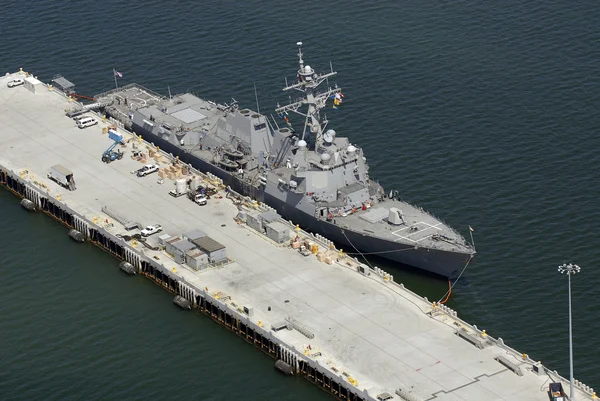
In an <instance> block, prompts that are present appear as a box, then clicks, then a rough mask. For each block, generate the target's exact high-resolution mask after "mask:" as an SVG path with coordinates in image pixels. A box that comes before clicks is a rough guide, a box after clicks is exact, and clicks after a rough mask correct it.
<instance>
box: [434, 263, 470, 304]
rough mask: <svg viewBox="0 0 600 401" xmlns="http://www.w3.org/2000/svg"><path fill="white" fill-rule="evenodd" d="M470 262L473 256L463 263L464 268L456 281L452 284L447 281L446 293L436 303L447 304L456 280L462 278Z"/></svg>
mask: <svg viewBox="0 0 600 401" xmlns="http://www.w3.org/2000/svg"><path fill="white" fill-rule="evenodd" d="M472 260H473V255H471V256H470V257H469V260H467V263H465V267H463V269H462V271H461V272H460V274H459V275H458V277H457V278H456V280H454V283H452V281H451V280H448V291H446V293H445V294H444V295H443V296H442V298H440V300H439V301H438V303H440V304H444V303H446V302H448V299H450V294H452V289H453V288H454V286H455V285H456V283H458V280H460V278H461V277H462V275H463V273H464V272H465V270H467V267H469V263H471V261H472ZM442 299H444V300H443V301H442Z"/></svg>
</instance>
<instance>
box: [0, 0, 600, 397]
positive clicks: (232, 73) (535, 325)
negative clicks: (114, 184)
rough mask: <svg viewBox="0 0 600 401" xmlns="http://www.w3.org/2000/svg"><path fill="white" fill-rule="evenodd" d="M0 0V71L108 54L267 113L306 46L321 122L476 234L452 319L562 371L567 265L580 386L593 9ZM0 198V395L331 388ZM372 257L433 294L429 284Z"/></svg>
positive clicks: (593, 233) (592, 132)
mask: <svg viewBox="0 0 600 401" xmlns="http://www.w3.org/2000/svg"><path fill="white" fill-rule="evenodd" d="M8 3H10V4H9V6H8V7H5V8H4V9H5V11H4V12H2V13H0V27H1V32H2V53H1V55H0V72H4V71H15V70H17V69H18V68H19V67H21V66H23V67H24V68H25V69H26V70H29V71H32V72H34V74H36V75H38V76H39V78H40V79H42V80H44V81H49V80H50V79H51V78H52V77H53V75H54V74H56V73H61V74H63V75H65V76H66V77H67V78H69V79H70V80H72V81H73V82H75V83H76V85H77V86H76V89H77V91H78V92H79V93H82V94H86V95H93V94H96V93H98V92H101V91H105V90H108V89H110V88H111V87H112V85H114V82H113V76H112V68H116V69H117V70H119V71H122V72H123V74H124V78H123V79H122V80H121V84H123V85H124V84H127V83H130V82H134V81H135V82H138V83H141V84H143V85H144V86H147V87H150V88H152V89H154V90H156V91H159V92H162V93H166V91H167V86H170V88H171V91H172V92H182V91H188V90H190V91H194V92H197V93H199V94H200V95H202V96H203V97H208V98H210V99H214V100H217V101H221V102H227V101H229V100H230V98H231V97H234V98H235V99H236V100H238V101H239V102H240V103H241V104H242V105H246V106H247V107H253V106H254V104H255V100H254V90H253V84H254V83H256V85H257V89H258V96H259V101H260V107H261V111H263V112H267V111H268V110H270V109H272V108H273V107H274V106H275V104H276V102H277V101H280V102H285V101H286V97H285V95H283V94H282V93H280V89H281V87H283V84H284V79H283V78H284V77H285V76H287V77H289V78H292V77H294V74H295V66H296V60H295V42H296V41H298V40H303V41H304V43H305V46H304V50H305V60H307V62H308V63H309V64H310V65H311V66H312V67H313V68H316V69H318V70H322V69H327V68H328V66H329V61H330V60H331V61H332V62H333V66H334V68H335V69H336V70H338V71H339V73H340V74H339V77H338V83H339V84H340V85H341V86H342V87H343V88H344V94H345V101H344V104H343V105H342V106H343V107H342V108H341V109H340V110H338V111H336V112H334V111H333V110H332V111H331V112H329V113H328V114H329V118H330V120H331V123H332V128H334V129H336V131H337V132H338V134H340V135H345V136H348V137H350V139H351V141H352V142H354V143H356V144H358V145H360V146H361V147H362V148H363V149H364V151H365V153H366V155H367V157H368V158H369V163H370V166H371V176H372V177H375V178H377V179H378V180H380V182H381V183H382V184H383V185H384V186H385V187H386V188H388V189H392V188H393V189H397V190H399V192H400V193H401V194H402V195H403V197H404V198H405V199H407V200H410V201H411V202H413V203H416V204H418V205H420V206H423V207H424V208H425V209H427V210H429V211H431V212H433V213H434V214H436V215H438V216H440V217H442V218H443V219H444V220H445V221H447V222H448V223H449V224H451V225H452V226H454V227H456V228H457V229H458V230H460V231H461V232H463V234H465V235H467V234H468V230H467V227H468V225H471V226H472V227H474V228H475V230H476V231H475V242H476V245H477V248H478V252H479V254H478V257H477V259H476V261H475V262H474V264H473V265H472V267H470V268H469V269H468V270H467V272H466V274H465V277H464V278H463V279H462V280H461V281H460V282H459V283H458V285H457V287H456V288H455V291H454V293H453V295H452V298H451V300H450V306H451V307H453V308H455V309H457V310H458V312H459V315H460V316H461V317H463V318H465V319H466V320H468V321H469V322H471V323H474V324H477V325H478V326H479V327H481V328H485V329H487V331H488V332H489V333H490V334H492V335H493V336H500V337H502V338H504V340H505V342H507V343H508V344H509V345H512V346H513V347H515V348H517V349H518V350H519V351H523V352H527V353H528V354H530V355H531V356H532V357H533V358H535V359H539V360H542V362H544V363H545V364H547V365H549V366H550V367H551V368H553V369H557V370H558V371H559V372H560V373H562V374H563V375H568V341H567V327H566V323H567V281H566V278H565V277H560V276H559V274H558V273H557V272H556V267H557V266H558V265H559V264H562V263H563V262H565V261H573V262H575V263H577V264H579V265H580V266H581V267H582V269H583V272H582V273H581V275H578V276H575V277H574V281H573V323H574V326H575V328H574V337H575V347H574V351H575V376H576V378H578V379H579V380H581V381H583V382H584V383H586V384H588V385H591V386H596V387H598V385H599V383H600V370H599V369H598V368H597V361H598V360H599V359H600V351H598V347H597V340H596V338H597V337H596V333H597V332H598V330H599V329H600V323H598V321H597V319H595V318H596V313H595V309H596V307H597V301H596V298H597V296H596V294H597V293H598V290H597V287H598V285H599V284H600V272H599V271H598V269H597V268H596V265H597V264H598V262H599V260H600V250H599V246H598V245H599V241H598V240H597V227H600V213H599V211H598V202H597V199H598V197H600V189H598V185H597V184H596V183H597V176H598V170H599V167H600V156H599V155H598V151H597V148H598V145H599V144H600V140H599V139H598V130H599V127H600V116H599V114H598V108H599V106H600V95H599V94H600V80H599V79H598V65H600V48H599V43H600V35H599V33H598V28H597V27H598V23H599V22H600V9H598V7H597V4H596V3H595V2H589V1H580V2H573V3H569V2H561V1H545V2H536V1H534V2H527V3H523V2H514V1H507V2H501V3H500V2H496V3H491V2H477V1H455V2H444V1H438V2H427V3H422V4H420V3H417V4H413V3H409V2H402V1H400V2H397V1H380V2H377V3H365V2H358V1H343V2H342V1H332V2H328V3H325V2H314V1H307V2H303V3H302V4H303V5H305V7H306V8H305V9H303V8H301V7H299V6H298V5H294V6H293V7H292V6H286V5H284V4H282V3H266V2H247V3H242V2H231V1H224V2H219V3H217V2H214V3H208V2H197V3H192V2H184V1H171V2H169V3H168V5H167V3H164V2H159V1H146V2H138V1H130V2H127V3H125V2H121V1H105V2H91V1H89V0H83V1H80V2H77V3H71V4H70V5H59V2H54V1H46V2H44V3H43V5H42V6H39V5H32V4H25V3H17V2H8ZM4 4H6V3H4ZM326 6H327V8H326ZM303 16H304V17H306V18H307V20H306V21H301V18H302V17H303ZM0 118H2V114H1V110H0ZM292 122H293V123H299V122H298V121H294V120H292ZM0 146H6V143H5V142H3V141H2V134H1V133H0ZM99 174H101V172H99ZM0 207H1V209H0V210H2V227H3V228H2V230H1V231H0V262H1V264H0V286H1V287H0V289H1V291H0V339H2V340H4V341H3V346H2V347H1V348H0V399H27V400H29V399H88V398H91V399H117V398H118V399H135V398H140V399H141V398H145V399H173V398H191V399H215V400H222V399H256V400H263V399H282V400H295V399H297V400H300V399H302V400H304V399H326V398H327V397H326V396H325V395H324V394H322V393H321V392H320V390H317V389H316V388H313V387H311V386H310V385H309V384H308V383H305V382H303V381H302V380H297V379H288V378H285V377H282V376H280V375H278V374H276V372H275V371H274V369H273V367H272V360H270V359H269V358H267V357H265V356H263V355H262V354H261V353H260V352H258V351H255V350H254V349H252V348H251V347H249V346H247V345H246V344H245V343H243V342H242V341H241V340H238V339H237V338H235V337H234V336H232V335H231V334H229V333H227V331H225V329H222V328H220V327H218V326H217V325H215V324H213V323H212V322H211V321H209V320H208V319H206V318H204V317H202V316H194V315H193V314H186V313H182V312H180V311H178V310H177V309H176V308H174V307H173V305H172V304H171V297H170V295H169V294H167V293H165V292H163V291H162V290H161V289H159V288H158V287H156V286H154V285H153V284H151V283H150V282H148V281H146V280H144V279H141V278H129V277H125V276H124V275H122V274H120V272H119V271H118V268H117V262H116V261H115V260H114V259H112V258H110V257H109V256H107V255H105V254H103V253H102V252H100V251H99V250H97V249H95V248H93V247H91V246H87V245H83V246H79V245H75V244H74V243H72V242H71V241H69V240H68V238H67V237H66V230H65V229H64V228H63V227H60V226H59V225H58V224H56V223H54V222H53V221H51V220H50V219H48V218H45V217H42V216H39V215H30V214H27V213H25V212H24V211H23V210H21V209H20V208H19V206H18V201H17V198H16V197H14V196H13V195H11V194H9V193H8V192H5V191H0ZM374 263H376V264H377V265H379V266H380V267H384V268H386V269H387V270H389V271H391V272H392V273H393V274H394V276H395V277H396V279H397V280H398V281H403V282H405V283H406V284H407V285H408V286H409V287H410V288H412V289H414V290H415V291H417V292H419V293H421V294H423V295H426V296H428V297H429V298H430V299H438V298H439V297H441V296H442V295H443V294H444V292H445V291H446V288H447V284H446V282H445V281H443V280H439V279H435V278H432V277H429V276H424V275H422V274H419V273H416V272H413V271H407V270H402V269H400V268H399V267H397V266H394V265H390V264H387V263H382V262H381V261H379V260H376V261H374Z"/></svg>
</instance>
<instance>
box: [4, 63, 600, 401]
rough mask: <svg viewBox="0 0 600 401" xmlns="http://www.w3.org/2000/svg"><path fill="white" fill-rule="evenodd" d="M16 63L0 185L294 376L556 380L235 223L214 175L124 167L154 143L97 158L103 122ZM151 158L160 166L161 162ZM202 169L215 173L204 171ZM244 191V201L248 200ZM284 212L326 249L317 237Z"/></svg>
mask: <svg viewBox="0 0 600 401" xmlns="http://www.w3.org/2000/svg"><path fill="white" fill-rule="evenodd" d="M16 76H24V73H20V74H13V75H10V76H4V77H2V78H0V184H1V185H2V186H4V187H6V188H7V189H9V190H10V191H11V192H13V193H14V194H15V195H17V196H19V197H21V198H25V199H29V200H30V201H31V202H32V203H33V204H35V205H36V209H38V210H41V211H42V212H43V213H45V214H47V215H48V216H51V217H52V218H53V219H55V220H57V221H59V222H60V223H61V224H64V225H65V226H67V227H68V228H69V229H73V230H76V231H77V232H79V233H81V234H82V235H83V238H84V239H85V240H87V241H91V242H93V243H94V244H96V245H97V246H98V247H100V248H101V249H103V250H105V251H107V252H109V253H111V254H112V255H114V256H115V257H116V258H118V259H119V260H121V261H126V262H128V263H129V264H130V265H131V266H133V268H134V269H135V272H136V273H139V274H141V275H144V276H146V277H148V278H150V279H151V280H153V281H155V282H156V283H157V284H158V285H160V286H162V287H163V288H165V289H166V290H168V291H171V292H173V293H174V294H176V295H179V296H181V297H183V298H185V299H187V300H188V301H189V302H190V304H191V306H192V308H198V309H199V310H200V311H201V312H202V313H204V314H205V315H207V316H209V317H210V318H212V319H213V320H214V321H216V322H218V323H219V324H221V325H223V326H224V327H226V328H227V329H228V330H230V331H232V332H233V333H235V334H236V335H238V336H240V337H241V338H243V339H245V340H246V341H247V342H249V343H250V344H252V345H253V346H255V347H257V348H259V349H261V350H263V351H264V352H265V353H267V354H269V355H271V356H272V357H273V358H274V359H275V360H277V361H282V363H280V364H279V365H278V366H279V367H280V369H284V370H285V372H286V374H287V373H289V374H296V375H301V376H304V377H306V378H307V379H308V380H310V381H311V382H313V383H314V384H316V385H318V386H319V387H321V388H323V389H324V390H325V391H327V392H328V393H330V394H332V395H333V396H335V397H337V398H340V399H343V400H388V399H389V400H406V401H413V400H419V401H425V400H436V401H437V400H469V401H471V400H472V401H482V400H485V401H496V400H497V401H500V400H504V401H508V400H514V401H546V400H548V393H547V390H548V384H549V383H550V382H552V381H561V382H563V386H564V387H565V388H568V380H565V379H564V378H562V377H560V376H559V375H558V374H557V373H556V372H552V371H551V369H549V368H547V367H545V366H543V365H542V364H540V363H538V362H536V361H534V360H532V359H531V358H529V357H528V356H527V355H525V354H523V353H521V352H517V351H516V350H514V349H512V348H510V347H508V346H507V345H506V344H505V343H504V341H503V340H502V339H500V338H493V337H492V336H490V335H488V334H487V333H486V332H485V331H482V330H479V329H478V328H477V327H475V326H472V325H470V324H468V323H467V322H464V321H462V320H461V319H459V318H458V316H457V313H456V311H453V310H451V309H449V308H447V307H445V306H444V305H435V304H432V303H431V302H429V301H427V300H426V299H424V298H422V297H420V296H418V295H416V294H414V293H412V292H410V291H409V290H407V289H405V288H404V286H402V285H401V284H398V283H395V282H394V279H393V277H392V276H390V275H388V274H387V273H385V272H384V271H382V270H381V269H377V268H375V269H371V268H369V267H368V266H365V265H362V264H360V263H359V262H358V261H356V260H355V259H351V258H349V257H347V256H344V255H343V254H341V255H340V254H339V252H337V251H336V252H334V253H336V254H337V255H336V257H335V261H334V263H333V264H327V263H322V262H319V261H318V260H317V258H316V257H315V256H314V255H310V256H303V255H301V254H300V253H299V252H297V251H296V250H293V249H291V248H290V247H289V246H286V244H276V243H274V242H273V241H271V240H268V239H267V238H266V237H264V236H262V235H261V234H259V233H257V232H255V231H254V230H252V229H250V228H249V227H247V226H245V225H244V224H239V222H237V221H236V220H234V218H235V217H236V216H237V214H238V212H239V209H238V206H236V205H235V204H234V203H233V202H232V201H231V200H229V199H228V198H227V197H226V192H225V189H224V188H221V190H220V192H219V194H218V196H213V197H212V198H211V199H210V200H209V203H208V205H207V206H198V205H197V204H195V203H193V202H192V201H190V200H189V199H187V197H185V196H183V197H178V198H174V197H172V196H170V195H169V194H168V192H169V191H170V190H171V189H173V188H174V183H173V181H171V180H169V179H165V180H164V183H162V184H161V183H159V182H158V181H157V178H158V177H157V175H156V174H152V175H148V176H146V177H143V178H138V177H137V176H136V175H135V174H132V173H131V172H132V171H135V170H137V169H139V168H140V167H142V164H141V163H140V162H138V161H136V160H134V159H132V158H131V157H130V156H131V154H132V153H133V151H134V150H137V151H140V150H142V151H146V150H148V149H149V148H152V146H151V145H150V144H147V143H145V142H143V141H141V140H139V138H137V137H135V136H133V135H132V134H131V133H128V132H127V131H125V130H123V129H121V128H119V132H120V133H122V134H123V136H124V140H125V141H126V142H127V145H126V146H125V147H119V149H121V150H122V151H124V152H125V155H124V157H123V159H122V160H116V161H114V162H112V163H110V164H106V163H103V162H102V160H101V156H102V153H103V152H104V151H105V150H106V149H107V148H108V147H109V146H110V145H111V143H112V141H111V140H110V139H109V138H108V135H107V134H106V133H105V132H106V128H107V127H108V126H109V125H113V123H111V122H110V121H105V120H103V118H102V116H98V115H94V114H93V113H89V112H88V113H86V114H88V115H91V116H94V117H95V118H96V119H98V120H99V124H98V125H96V126H93V127H89V128H85V129H79V128H77V126H76V124H75V122H74V121H73V120H72V119H70V118H68V117H67V116H66V111H68V110H70V109H72V108H73V107H74V105H75V103H74V102H73V101H71V100H69V99H68V98H66V97H65V96H64V95H62V94H61V93H59V92H57V91H55V90H53V89H51V88H49V87H48V86H46V85H44V84H41V83H36V82H35V81H33V80H31V82H30V83H29V84H28V86H20V87H16V88H7V86H6V84H7V82H8V81H9V80H12V79H14V78H15V77H16ZM134 148H135V149H134ZM154 150H156V149H154ZM162 159H163V162H162V163H160V164H161V166H166V165H168V164H170V163H171V162H172V161H173V160H172V159H171V156H170V155H165V154H162ZM151 162H152V163H154V161H151ZM57 164H60V165H62V166H64V167H66V168H68V169H70V170H71V171H72V172H73V175H74V179H75V181H76V187H77V189H76V190H74V191H69V190H68V189H66V188H64V187H61V186H59V185H58V184H57V183H56V182H54V181H51V180H50V179H48V178H47V173H48V171H49V169H50V167H51V166H54V165H57ZM203 180H205V181H210V182H211V183H212V184H213V185H216V186H218V182H216V181H215V180H214V178H213V177H203ZM246 203H247V205H246V206H243V207H245V208H246V209H248V210H251V209H253V208H254V207H255V206H253V205H252V203H250V202H246ZM256 207H258V208H262V209H263V210H266V209H268V207H266V206H261V205H258V206H256ZM111 211H112V212H111ZM24 213H25V211H24ZM130 222H139V223H140V224H141V226H147V225H151V224H161V225H162V227H163V232H162V233H160V234H164V233H168V234H170V235H173V236H178V235H182V234H184V233H188V232H190V231H192V230H195V229H200V230H202V231H204V232H205V233H206V234H207V235H208V236H210V237H211V238H213V239H215V240H216V241H218V242H219V243H221V244H223V245H225V246H226V247H227V253H228V258H229V259H228V260H227V261H226V262H224V263H220V264H215V265H212V266H210V267H208V268H206V269H202V270H198V271H197V270H194V269H192V268H190V267H188V266H186V265H184V264H179V263H176V262H175V260H174V259H173V256H171V255H169V254H167V253H166V252H165V250H163V249H162V248H161V246H160V245H159V243H158V235H160V234H157V235H154V236H151V237H149V238H148V239H147V241H142V240H140V239H136V238H137V237H135V234H137V233H139V229H131V225H130V224H129V223H130ZM285 223H286V224H288V225H289V227H290V229H291V230H292V232H293V233H297V234H298V235H300V236H303V237H307V238H310V239H311V241H313V242H315V243H317V244H318V245H319V247H320V248H321V249H329V248H330V245H331V244H330V242H329V241H328V240H327V239H326V238H322V237H320V236H319V237H316V236H311V235H310V234H307V233H305V232H303V231H301V230H296V229H295V226H294V225H293V223H291V224H290V223H289V222H285ZM126 226H127V228H129V230H128V229H126ZM67 232H68V230H65V235H67ZM73 246H77V244H75V243H74V244H73ZM115 268H118V263H115ZM124 279H126V276H125V275H124ZM132 279H134V278H132ZM288 367H289V368H288ZM576 385H577V399H578V400H592V399H595V398H594V397H595V396H594V393H593V389H591V388H590V387H589V386H587V385H585V384H583V383H580V382H576Z"/></svg>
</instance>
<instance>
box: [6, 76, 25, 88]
mask: <svg viewBox="0 0 600 401" xmlns="http://www.w3.org/2000/svg"><path fill="white" fill-rule="evenodd" d="M24 83H25V80H24V79H23V78H15V79H13V80H12V81H10V82H9V83H8V84H6V86H8V87H9V88H14V87H15V86H19V85H23V84H24Z"/></svg>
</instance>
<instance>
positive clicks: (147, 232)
mask: <svg viewBox="0 0 600 401" xmlns="http://www.w3.org/2000/svg"><path fill="white" fill-rule="evenodd" d="M161 231H162V226H161V225H160V224H154V225H152V226H148V227H146V228H144V229H143V230H142V231H141V234H142V237H149V236H151V235H153V234H156V233H158V232H161Z"/></svg>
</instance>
